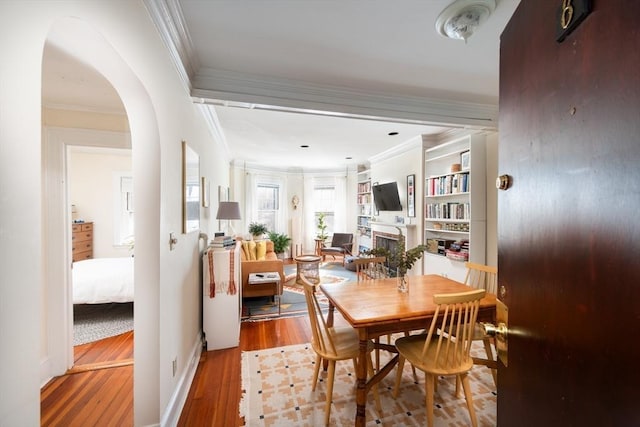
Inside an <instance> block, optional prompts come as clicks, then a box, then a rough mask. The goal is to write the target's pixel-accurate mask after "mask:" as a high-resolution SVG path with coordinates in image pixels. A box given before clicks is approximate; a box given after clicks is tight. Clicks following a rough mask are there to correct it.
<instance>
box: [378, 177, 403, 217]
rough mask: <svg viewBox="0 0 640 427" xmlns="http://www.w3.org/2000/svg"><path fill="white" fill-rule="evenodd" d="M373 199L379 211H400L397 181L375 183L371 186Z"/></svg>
mask: <svg viewBox="0 0 640 427" xmlns="http://www.w3.org/2000/svg"><path fill="white" fill-rule="evenodd" d="M371 190H372V192H373V201H374V203H375V205H376V209H377V210H379V211H401V210H402V205H401V204H400V194H399V193H398V183H397V182H388V183H386V184H377V185H374V186H373V187H371Z"/></svg>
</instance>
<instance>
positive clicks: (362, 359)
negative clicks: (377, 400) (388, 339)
mask: <svg viewBox="0 0 640 427" xmlns="http://www.w3.org/2000/svg"><path fill="white" fill-rule="evenodd" d="M358 335H359V337H360V346H359V350H360V352H359V356H358V364H357V367H358V369H357V371H356V378H357V389H356V421H355V425H356V427H364V425H365V424H366V421H367V415H366V409H367V360H368V358H367V351H368V347H369V334H368V333H367V330H366V329H364V328H360V329H358Z"/></svg>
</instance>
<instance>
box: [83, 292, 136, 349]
mask: <svg viewBox="0 0 640 427" xmlns="http://www.w3.org/2000/svg"><path fill="white" fill-rule="evenodd" d="M132 330H133V303H132V302H129V303H110V304H76V305H74V306H73V345H74V346H76V345H81V344H86V343H89V342H94V341H99V340H101V339H104V338H109V337H114V336H116V335H120V334H124V333H125V332H129V331H132Z"/></svg>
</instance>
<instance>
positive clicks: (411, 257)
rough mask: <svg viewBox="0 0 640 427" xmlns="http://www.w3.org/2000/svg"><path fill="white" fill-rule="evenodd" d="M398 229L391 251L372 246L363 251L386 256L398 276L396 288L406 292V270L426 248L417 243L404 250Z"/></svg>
mask: <svg viewBox="0 0 640 427" xmlns="http://www.w3.org/2000/svg"><path fill="white" fill-rule="evenodd" d="M396 228H397V229H398V245H397V246H396V248H395V249H394V250H393V251H389V250H388V249H386V248H374V249H370V250H368V251H364V252H363V253H364V254H366V255H376V256H385V257H387V262H389V264H390V265H395V267H396V277H397V278H398V290H399V291H400V292H408V290H409V283H408V282H407V271H409V270H411V267H413V264H415V262H416V261H418V260H419V259H420V258H422V254H423V253H424V251H426V250H427V247H426V246H425V245H418V246H416V247H415V248H412V249H409V250H406V248H405V238H404V235H403V234H402V230H401V229H400V228H399V227H396Z"/></svg>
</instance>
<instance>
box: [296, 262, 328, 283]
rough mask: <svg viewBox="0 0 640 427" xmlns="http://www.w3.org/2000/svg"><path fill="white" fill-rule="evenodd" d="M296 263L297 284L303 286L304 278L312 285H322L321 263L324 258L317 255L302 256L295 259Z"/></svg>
mask: <svg viewBox="0 0 640 427" xmlns="http://www.w3.org/2000/svg"><path fill="white" fill-rule="evenodd" d="M294 260H295V262H296V283H298V284H300V285H301V284H302V280H301V279H300V277H301V276H304V277H305V278H306V279H307V280H308V281H309V282H310V283H313V284H314V285H318V284H319V283H320V261H321V260H322V257H320V256H316V255H300V256H299V257H295V258H294Z"/></svg>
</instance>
